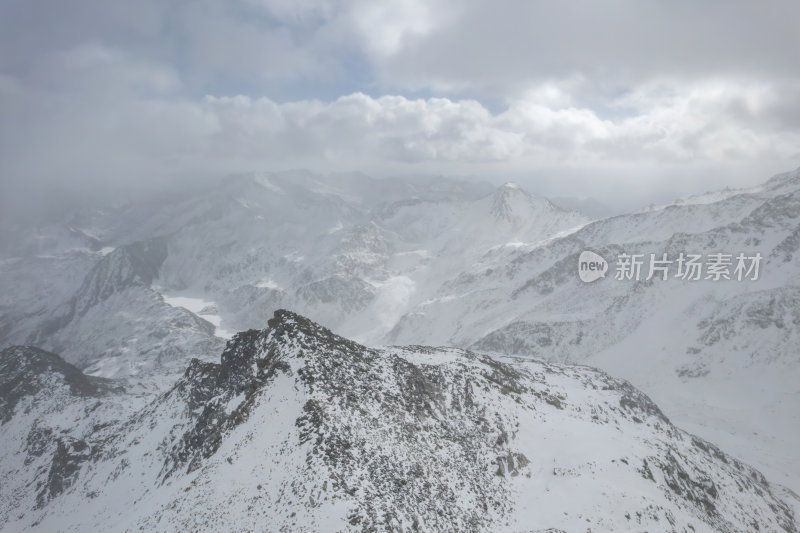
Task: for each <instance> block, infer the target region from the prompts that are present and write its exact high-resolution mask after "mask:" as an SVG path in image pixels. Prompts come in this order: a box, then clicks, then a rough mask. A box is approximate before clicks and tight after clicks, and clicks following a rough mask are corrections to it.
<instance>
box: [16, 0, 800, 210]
mask: <svg viewBox="0 0 800 533" xmlns="http://www.w3.org/2000/svg"><path fill="white" fill-rule="evenodd" d="M583 7H584V9H581V10H575V9H571V8H570V7H569V6H567V5H564V4H540V3H526V4H519V3H502V4H496V3H495V4H492V5H491V6H488V5H485V4H481V3H477V2H450V1H441V2H433V3H430V2H418V1H411V2H408V1H406V2H403V1H391V2H382V3H380V4H374V3H368V2H361V1H358V0H341V1H333V0H309V1H304V2H301V3H282V2H276V1H273V0H265V1H257V0H237V1H235V2H230V3H224V4H218V3H213V2H205V1H203V2H195V3H191V4H182V3H176V2H156V1H152V0H147V1H144V2H136V3H133V4H131V3H119V2H111V3H104V2H93V1H91V0H80V1H78V2H72V3H70V4H69V5H68V6H67V5H65V4H63V3H60V2H45V3H44V4H42V3H39V4H36V5H33V4H30V3H27V2H20V1H16V0H11V1H5V2H3V3H2V4H0V30H1V31H0V50H2V52H0V124H2V127H0V160H2V161H3V165H2V169H0V197H2V207H3V209H5V210H9V209H12V208H13V209H19V208H20V205H22V206H23V210H27V211H30V210H35V209H45V210H46V209H48V207H47V206H48V205H50V204H52V203H53V201H54V200H56V201H68V200H66V198H68V197H70V196H72V197H74V198H81V197H84V196H90V195H97V194H101V195H102V194H105V193H108V192H113V191H122V192H124V193H126V194H127V192H130V191H136V190H138V189H142V188H144V189H148V188H154V187H158V186H159V185H160V184H161V183H164V182H171V183H179V184H180V183H185V182H188V181H191V180H205V179H210V178H212V177H215V176H223V175H226V174H229V173H236V172H249V171H263V170H281V169H286V168H307V169H309V170H311V171H314V172H317V173H321V174H327V173H329V172H342V171H363V172H365V173H367V174H369V175H372V176H376V177H402V176H407V175H418V174H427V175H445V176H466V177H468V178H469V179H480V180H485V181H489V182H491V183H495V184H497V183H502V182H503V181H506V180H513V181H517V182H519V183H521V184H522V185H523V186H524V187H525V188H526V189H528V190H530V191H532V192H535V193H536V194H540V195H544V196H550V197H573V196H580V197H584V198H586V197H590V198H596V199H598V200H599V201H601V202H604V203H613V202H617V203H618V207H617V209H620V207H619V206H628V207H633V206H640V205H646V204H648V203H652V202H655V203H658V202H663V201H665V200H666V199H668V198H674V197H679V196H682V195H685V194H690V193H695V192H702V191H705V190H713V189H719V188H723V187H725V186H732V187H741V186H750V185H754V184H756V183H760V182H763V181H764V180H766V179H768V178H769V177H770V176H772V175H774V174H776V173H780V172H784V171H789V170H792V169H795V168H797V167H798V166H800V106H799V105H798V103H797V99H796V94H797V93H798V89H799V88H800V72H798V69H797V67H796V61H795V58H794V55H795V51H796V50H797V49H800V36H798V33H797V32H796V31H795V28H794V21H795V20H797V18H798V16H799V15H800V5H798V4H797V3H796V2H790V1H777V2H770V3H768V4H754V3H751V2H744V1H736V2H726V3H725V4H724V5H723V4H717V3H715V2H709V3H703V4H697V3H693V2H677V3H676V2H670V3H666V2H632V1H621V2H614V3H610V4H608V3H597V4H592V5H587V6H583ZM64 191H66V192H67V194H66V195H65V194H62V193H63V192H64ZM69 201H71V200H69Z"/></svg>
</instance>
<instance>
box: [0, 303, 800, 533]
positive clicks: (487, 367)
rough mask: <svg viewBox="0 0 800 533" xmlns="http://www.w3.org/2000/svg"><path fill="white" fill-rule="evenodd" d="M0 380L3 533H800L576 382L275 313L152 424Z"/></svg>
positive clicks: (764, 499)
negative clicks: (384, 344) (385, 343)
mask: <svg viewBox="0 0 800 533" xmlns="http://www.w3.org/2000/svg"><path fill="white" fill-rule="evenodd" d="M0 360H2V361H3V364H4V367H3V368H2V370H3V371H2V372H0V393H2V395H0V400H2V401H3V402H4V403H3V404H0V405H2V406H4V412H10V413H13V414H11V416H10V418H8V417H6V418H7V420H5V421H4V422H3V425H2V428H3V431H2V432H1V433H0V439H2V444H3V445H2V447H0V450H2V452H0V470H2V472H3V473H4V476H3V479H4V480H5V482H4V483H3V485H2V486H0V502H2V506H0V527H3V528H4V529H9V530H14V531H26V530H31V529H38V530H52V529H58V530H60V531H86V530H95V531H97V530H102V531H132V530H139V529H145V530H154V529H155V530H175V529H179V530H193V531H220V530H225V531H252V530H268V531H283V530H286V531H342V530H345V531H374V530H389V529H393V530H401V529H402V530H424V531H453V530H460V531H467V530H469V531H549V530H563V531H583V530H586V529H587V528H588V529H591V530H595V531H598V530H599V531H612V530H613V531H643V530H657V531H695V532H712V531H716V532H739V531H753V530H756V529H758V530H760V531H784V532H793V531H797V530H798V529H797V522H796V520H795V517H794V511H793V510H792V509H793V506H794V505H796V501H795V498H796V497H794V496H793V495H792V494H791V493H789V492H786V491H783V490H780V489H776V488H773V487H772V486H771V485H770V484H769V483H768V482H767V481H766V480H765V479H764V477H763V476H762V475H761V474H760V473H759V472H758V471H756V470H754V469H752V468H751V467H749V466H747V465H745V464H743V463H742V462H740V461H738V460H737V459H734V458H733V457H731V456H728V455H727V454H725V453H724V452H722V451H721V450H719V449H718V448H716V447H715V446H713V445H712V444H710V443H708V442H705V441H703V440H702V439H699V438H697V437H693V436H692V435H690V434H687V433H685V432H683V431H681V430H680V429H678V428H676V427H675V426H673V425H672V424H671V423H670V422H669V420H667V418H666V417H665V416H664V415H663V414H662V412H661V411H660V410H659V408H658V407H656V405H655V404H653V403H652V402H651V401H650V400H649V399H648V398H647V397H646V396H644V395H643V394H642V393H640V392H639V391H637V390H636V389H634V388H633V387H631V386H630V385H629V384H628V383H626V382H623V381H619V380H616V379H614V378H611V377H609V376H608V375H606V374H605V373H603V372H601V371H598V370H594V369H590V368H586V367H573V366H563V365H554V364H548V363H544V362H541V361H535V360H523V359H513V358H502V359H493V358H490V357H487V356H482V355H476V354H473V353H471V352H467V351H463V350H457V349H436V348H425V347H419V346H414V347H406V348H390V349H383V350H376V349H370V348H366V347H364V346H361V345H359V344H356V343H354V342H352V341H349V340H347V339H344V338H342V337H338V336H336V335H334V334H332V333H331V332H330V331H329V330H326V329H325V328H322V327H321V326H319V325H317V324H315V323H313V322H311V321H309V320H307V319H305V318H303V317H301V316H299V315H296V314H293V313H289V312H286V311H279V312H276V313H275V316H274V318H273V319H272V320H270V323H269V327H268V328H267V329H265V330H262V331H256V330H251V331H247V332H243V333H239V334H237V335H236V336H235V337H234V338H233V339H232V340H231V341H230V342H229V343H228V345H227V347H226V349H225V350H224V352H223V353H222V356H221V358H220V362H219V363H217V364H214V363H203V362H201V361H199V360H194V361H192V362H191V363H190V364H189V367H188V368H187V370H186V372H185V374H184V376H183V378H182V379H181V380H179V381H178V382H177V383H176V384H175V386H174V387H173V388H172V389H171V390H169V391H168V392H167V393H165V394H163V395H161V396H159V397H158V398H157V399H155V400H153V401H152V402H151V403H149V404H148V405H146V406H141V403H140V402H139V404H137V402H136V401H126V400H128V397H129V393H126V392H125V391H121V390H118V389H114V382H110V381H105V380H103V381H98V379H97V378H88V377H86V376H84V375H83V374H81V373H80V372H78V371H77V370H76V369H75V368H74V367H71V366H70V365H67V364H65V363H63V362H62V361H60V360H59V359H58V358H57V356H54V355H52V354H47V353H44V352H40V351H38V350H35V349H32V348H12V349H8V350H5V351H3V352H2V359H0ZM43 360H44V361H46V364H45V363H43V362H42V361H43ZM32 381H34V382H35V383H36V385H35V386H29V387H27V388H25V389H24V390H20V389H19V387H18V384H19V383H22V382H26V383H30V382H32ZM9 391H10V392H9ZM53 398H59V399H61V400H62V401H53ZM67 398H70V401H63V400H64V399H67ZM11 402H13V405H12V406H11V407H5V406H8V405H10V403H11ZM126 409H127V410H126ZM82 411H85V413H86V414H84V415H80V416H78V418H79V419H80V423H79V424H77V425H75V426H74V427H64V426H65V424H64V420H69V419H72V417H74V416H76V415H78V414H79V413H81V412H82ZM98 413H101V414H102V416H101V414H98ZM103 416H105V417H107V418H106V422H105V423H95V425H94V426H91V423H92V422H97V421H98V420H99V419H102V418H103ZM87 427H92V430H91V431H89V432H87ZM23 464H24V465H25V467H22V465H23ZM550 528H553V529H550Z"/></svg>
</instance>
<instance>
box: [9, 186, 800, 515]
mask: <svg viewBox="0 0 800 533" xmlns="http://www.w3.org/2000/svg"><path fill="white" fill-rule="evenodd" d="M0 242H2V243H3V247H2V250H0V348H3V347H6V346H12V345H35V346H37V347H38V348H40V349H43V350H48V351H51V352H56V353H59V354H60V355H61V356H63V357H64V359H65V360H66V361H67V362H68V363H70V364H73V365H75V366H76V367H77V368H79V369H80V370H81V371H83V372H84V373H86V374H89V375H91V376H93V377H98V378H114V379H116V380H117V381H115V383H116V384H117V386H120V387H124V388H125V389H126V390H127V391H128V395H132V396H133V397H136V398H139V401H138V403H137V402H134V401H123V402H121V404H124V405H122V407H121V409H123V411H124V414H119V415H114V416H115V417H116V418H117V419H123V418H125V417H127V416H132V414H131V412H129V409H131V408H132V407H131V406H138V407H137V408H143V407H142V405H141V403H142V402H147V401H154V398H155V396H156V395H158V394H161V393H164V392H165V391H166V390H168V389H169V388H170V387H171V386H172V385H173V384H174V382H175V380H177V379H179V378H180V377H181V375H182V373H183V370H184V368H185V367H186V364H187V361H188V360H190V359H192V358H197V359H199V360H200V361H203V362H204V363H209V364H210V362H212V361H215V360H216V359H217V355H218V353H219V352H220V351H221V350H222V347H223V346H224V343H225V341H226V339H228V338H229V337H230V336H231V335H232V334H233V332H235V331H243V330H247V329H250V328H254V329H261V328H263V327H264V324H265V323H266V322H267V321H268V320H269V319H270V318H271V317H272V315H273V312H274V311H275V310H276V309H279V308H288V309H292V310H294V311H296V312H299V313H302V314H303V315H305V316H308V317H309V318H310V319H312V320H314V321H315V322H318V323H320V324H322V325H324V326H326V327H329V328H332V329H334V330H335V331H337V332H338V333H340V334H342V335H344V336H346V337H349V338H352V339H354V340H356V341H358V342H361V343H363V344H365V345H369V346H384V345H410V344H413V345H417V344H426V345H438V346H450V347H455V348H462V349H472V350H474V351H476V352H484V353H494V354H495V355H494V357H495V359H502V358H503V357H506V356H508V355H512V356H515V357H518V358H527V359H531V358H538V359H544V360H547V361H548V362H550V363H557V364H565V363H570V364H572V363H579V364H585V365H591V366H593V367H597V368H600V369H602V370H603V371H605V372H608V373H609V374H610V375H612V376H615V377H618V378H624V379H627V380H629V381H630V382H631V383H632V384H633V385H634V386H636V387H637V388H639V389H641V390H643V391H644V392H646V393H647V394H648V395H649V396H650V397H652V398H653V399H654V401H655V402H656V403H657V404H658V405H659V406H660V408H661V409H662V410H663V411H664V413H666V415H667V416H668V417H669V418H670V420H672V421H674V422H675V423H676V424H677V425H679V426H680V427H684V428H686V429H688V430H690V431H691V432H692V433H695V434H697V435H699V436H700V437H702V438H704V439H706V440H708V441H711V442H714V443H715V444H716V445H719V446H720V447H721V449H723V450H725V452H726V453H731V454H733V455H735V456H737V457H739V458H740V459H743V460H744V461H745V462H747V463H749V464H752V465H754V466H755V467H757V468H758V469H759V470H760V471H762V472H764V474H765V475H766V476H767V479H769V480H770V481H773V482H778V483H782V484H784V485H786V486H788V487H790V488H792V489H794V490H795V491H797V492H800V456H798V454H797V452H796V445H795V443H796V442H797V440H798V438H800V429H798V428H800V401H798V398H799V397H800V396H798V395H800V386H799V385H798V383H800V364H798V362H800V361H798V357H800V355H798V354H800V352H798V349H797V346H798V340H800V339H798V336H799V335H800V334H798V331H800V329H798V328H800V315H798V309H800V285H798V282H797V280H798V279H800V268H798V267H800V262H799V261H800V254H798V250H800V172H798V171H795V172H790V173H787V174H783V175H779V176H776V177H774V178H772V179H771V180H769V181H767V182H766V183H764V184H763V185H761V186H759V187H755V188H752V189H747V190H731V189H726V190H724V191H718V192H710V193H705V194H702V195H697V196H691V197H687V198H683V199H680V200H677V201H676V202H673V203H671V204H668V205H663V206H656V207H651V208H649V209H647V210H643V211H640V212H635V213H629V214H625V215H620V216H614V217H611V218H605V219H600V220H594V221H591V220H589V219H588V218H587V217H585V216H583V215H581V214H579V213H575V212H571V211H567V210H563V209H560V208H558V207H557V206H555V205H553V204H552V203H550V202H549V201H547V200H545V199H543V198H537V197H535V196H533V195H531V194H529V193H527V192H526V191H524V190H523V189H522V188H521V187H519V186H518V185H515V184H513V183H507V184H505V185H503V186H501V187H496V188H492V187H490V186H487V185H483V184H475V183H471V182H462V181H456V180H446V179H438V178H437V179H423V178H418V179H403V180H374V179H370V178H368V177H366V176H364V175H360V174H346V175H345V174H343V175H334V176H327V177H320V176H315V175H313V174H311V173H307V172H300V171H297V172H289V173H278V174H255V175H246V176H238V177H234V178H230V179H228V180H225V181H223V182H220V183H219V184H217V185H215V186H213V187H208V188H204V189H199V190H187V191H185V193H183V194H180V195H177V196H170V197H165V198H159V199H156V200H153V201H152V202H137V203H134V204H125V205H119V206H109V207H107V208H104V209H102V210H95V211H83V212H80V213H76V214H75V215H73V216H71V217H70V218H69V219H68V220H66V221H64V222H63V223H60V224H55V225H49V226H45V227H37V228H13V231H11V230H9V228H0ZM584 250H590V251H594V252H596V253H598V254H600V255H601V256H602V257H604V258H605V259H606V260H607V261H608V262H609V266H610V270H609V272H608V275H607V276H606V277H605V279H600V280H598V281H596V282H594V283H588V284H587V283H583V282H581V281H580V279H579V277H578V275H577V268H578V256H579V254H580V253H581V252H582V251H584ZM717 252H719V253H725V254H732V255H733V256H735V255H737V254H739V253H744V254H746V255H748V256H753V255H755V254H761V255H762V256H763V260H762V262H761V265H760V275H759V279H758V280H755V281H753V280H743V281H736V280H735V279H733V280H719V281H712V280H699V281H688V280H683V279H679V278H675V277H674V276H670V277H669V279H667V280H662V279H660V278H657V279H652V280H644V279H642V280H640V281H638V282H637V281H633V280H616V279H614V269H615V261H616V258H617V256H618V255H619V254H622V253H627V254H643V255H644V256H645V258H649V255H650V254H655V255H656V256H657V257H661V255H662V254H664V253H666V254H668V256H669V257H671V258H673V259H674V258H675V257H676V256H678V255H679V254H680V253H687V254H688V253H700V254H704V255H707V254H711V253H717ZM672 266H673V268H674V267H675V265H672ZM646 273H647V263H646V262H645V265H644V267H643V277H645V276H646ZM673 273H674V270H673ZM437 353H440V352H437ZM441 353H444V352H441ZM447 353H450V352H447ZM513 364H515V365H517V364H522V363H520V362H519V361H517V360H514V361H513ZM530 364H532V365H533V364H541V363H530ZM113 397H114V398H116V397H118V396H113ZM112 403H113V402H112ZM129 404H130V405H129ZM98 423H100V422H98ZM626 437H627V436H626ZM775 490H777V489H775ZM315 498H316V497H315ZM557 524H558V522H556V521H553V522H552V523H551V524H550V525H546V526H542V527H555V525H557ZM537 527H538V526H537ZM596 527H599V528H600V529H603V528H602V527H600V526H596ZM520 529H522V530H525V527H523V526H520ZM612 529H613V528H612ZM656 529H657V528H656ZM747 529H748V528H744V530H747ZM567 530H570V528H567ZM678 530H680V529H678Z"/></svg>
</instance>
